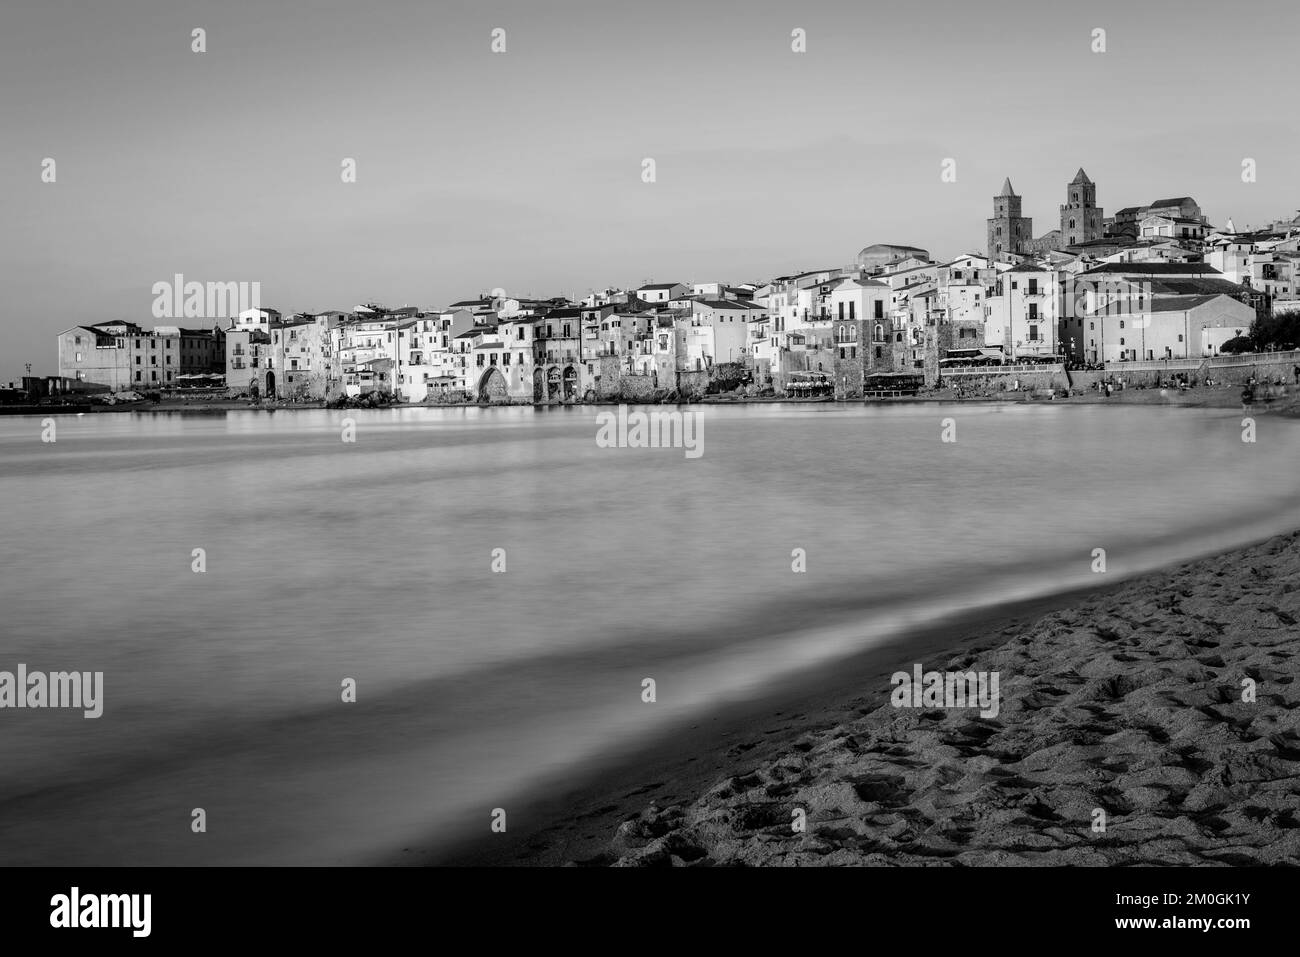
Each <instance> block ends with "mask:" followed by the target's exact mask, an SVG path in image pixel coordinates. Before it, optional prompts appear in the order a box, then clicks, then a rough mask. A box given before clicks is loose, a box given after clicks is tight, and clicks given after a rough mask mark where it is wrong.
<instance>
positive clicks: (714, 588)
mask: <svg viewBox="0 0 1300 957" xmlns="http://www.w3.org/2000/svg"><path fill="white" fill-rule="evenodd" d="M700 414H702V415H703V416H704V424H703V449H704V454H703V455H702V456H701V457H699V458H696V459H689V458H687V457H686V456H685V455H684V454H683V452H682V450H680V449H677V450H674V449H604V448H599V447H598V446H597V444H596V441H595V436H596V432H597V424H596V410H592V409H563V410H551V411H535V410H532V409H498V410H479V409H467V410H426V409H414V410H403V411H376V412H349V413H342V412H327V411H320V412H294V413H285V412H281V413H276V414H264V413H252V412H248V413H232V414H230V415H226V416H209V415H188V416H186V415H180V414H175V415H166V414H156V415H131V414H120V415H88V416H82V417H67V418H60V419H58V440H57V442H55V443H53V444H46V443H42V442H41V441H40V431H41V430H40V422H39V420H38V419H35V418H27V417H9V418H0V502H3V503H4V504H3V506H0V538H2V541H3V545H2V546H0V549H2V550H0V608H2V609H3V613H2V615H0V670H7V671H14V670H15V669H16V667H17V665H18V664H19V663H20V662H21V663H24V664H26V665H27V666H28V668H29V669H32V670H44V671H57V670H65V669H77V670H88V671H103V672H104V673H105V677H104V682H105V692H104V698H105V704H104V715H103V717H101V718H99V719H98V720H85V719H83V718H82V717H81V714H80V712H69V711H56V710H44V711H39V710H22V711H15V710H7V709H6V710H3V711H0V863H68V864H82V863H176V864H180V863H352V862H362V861H369V860H376V859H379V858H381V857H383V856H385V855H387V854H389V853H391V852H392V851H394V850H399V849H400V848H402V847H404V846H407V845H410V844H413V843H414V844H419V845H421V846H424V845H426V844H427V843H428V841H429V840H430V839H432V840H434V841H439V840H443V839H446V840H448V841H455V840H459V839H462V838H464V837H465V836H467V835H472V834H477V833H480V832H482V833H486V832H487V828H488V823H489V816H490V813H491V810H492V808H494V807H497V806H505V807H506V808H507V810H508V809H509V801H510V799H511V798H512V796H515V795H518V794H520V793H527V792H528V790H529V788H530V786H532V787H535V786H536V782H538V781H540V780H541V779H543V778H544V777H545V776H547V775H550V774H552V773H554V772H558V771H563V770H565V769H566V768H575V767H577V766H579V765H580V764H583V763H585V762H590V761H592V760H598V759H599V758H600V757H601V756H608V755H614V754H618V753H620V752H626V751H628V750H629V749H632V748H634V747H635V746H636V745H637V743H638V742H639V741H641V740H643V739H644V738H645V737H646V736H648V735H650V734H652V733H654V732H655V730H656V729H657V728H661V727H663V726H664V724H665V723H666V722H669V721H672V720H674V719H677V718H681V717H682V716H684V715H687V714H689V713H691V712H693V711H697V710H699V709H703V708H707V707H711V706H715V705H717V704H718V703H720V702H723V701H726V700H728V699H731V698H738V697H743V696H751V695H754V694H761V693H762V692H763V690H764V688H770V687H772V686H773V685H774V684H775V683H777V682H779V681H780V679H781V677H782V676H785V675H789V674H792V673H793V672H795V671H796V670H798V669H800V668H803V667H808V666H810V665H812V664H814V663H817V662H821V661H825V660H826V659H827V658H830V657H833V656H836V655H844V654H847V653H849V652H851V651H853V650H855V649H859V648H862V647H865V646H867V645H869V644H871V643H874V642H879V641H881V640H883V639H884V638H886V637H887V636H891V635H895V634H897V633H898V632H899V631H902V630H906V629H908V628H911V627H915V626H917V625H919V624H923V623H925V622H928V621H930V620H933V619H934V618H936V617H938V616H940V615H943V614H947V613H952V612H957V611H961V610H963V609H970V608H973V607H976V606H985V605H993V604H998V603H1001V602H1004V601H1007V600H1010V599H1015V598H1025V597H1031V596H1035V595H1042V594H1047V593H1050V592H1054V591H1058V590H1062V589H1066V588H1071V587H1075V586H1079V585H1087V584H1093V583H1095V582H1096V581H1097V576H1096V575H1094V574H1093V573H1092V572H1091V571H1090V564H1091V552H1092V549H1094V548H1098V547H1100V548H1105V549H1106V550H1107V553H1108V566H1109V571H1108V576H1111V577H1113V576H1119V575H1125V574H1131V573H1134V572H1136V571H1140V570H1143V569H1147V568H1151V567H1155V566H1158V565H1161V564H1165V563H1168V562H1171V561H1175V560H1178V559H1183V558H1190V557H1193V556H1196V555H1198V554H1202V553H1204V552H1207V551H1212V550H1217V549H1221V548H1224V547H1227V546H1230V545H1234V544H1240V543H1244V542H1247V541H1251V540H1254V539H1257V538H1260V537H1263V536H1265V535H1268V534H1271V533H1274V532H1281V531H1289V530H1291V529H1293V528H1296V527H1300V497H1298V496H1297V490H1298V485H1300V483H1298V482H1297V478H1296V463H1297V462H1300V426H1298V425H1297V423H1294V422H1291V421H1286V420H1274V419H1269V418H1266V417H1265V418H1261V419H1259V440H1258V442H1256V443H1255V444H1253V445H1248V444H1244V443H1243V442H1242V441H1241V439H1240V420H1241V416H1240V415H1238V414H1234V413H1232V412H1224V411H1202V410H1167V409H1147V408H1111V407H1098V406H1074V407H1060V406H1050V405H1044V406H1005V407H993V406H988V407H978V406H970V407H960V408H950V407H940V406H934V405H912V406H893V407H887V408H864V407H833V406H811V405H805V406H798V405H791V406H756V407H742V408H715V407H708V408H704V409H703V410H702V412H701V413H700ZM344 415H350V416H352V417H353V418H354V419H355V420H356V422H357V441H356V442H355V443H354V444H345V443H343V442H342V441H340V431H339V430H340V425H339V423H340V421H341V419H342V418H343V417H344ZM945 416H952V417H954V418H955V419H956V421H957V429H958V436H957V437H958V441H957V442H956V443H955V444H945V443H941V442H940V441H939V434H940V420H941V419H942V418H943V417H945ZM195 548H203V549H205V550H206V556H207V571H206V573H204V574H195V573H194V572H193V571H192V570H191V561H192V559H191V552H192V550H193V549H195ZM498 548H499V549H504V550H505V556H506V572H505V573H504V574H494V573H493V572H492V570H491V563H492V551H493V549H498ZM795 548H802V549H804V550H806V553H807V572H806V573H805V574H793V573H792V572H791V560H792V559H791V551H792V550H793V549H795ZM644 677H653V678H655V679H656V681H657V685H658V701H657V703H655V704H653V705H648V704H644V703H642V701H641V699H640V692H641V680H642V678H644ZM343 678H354V679H355V680H356V682H357V687H358V700H357V703H355V704H344V703H342V702H341V701H340V682H341V681H342V679H343ZM196 807H202V808H204V809H205V811H206V812H207V817H208V833H207V834H203V835H195V834H192V833H191V832H190V812H191V809H192V808H196Z"/></svg>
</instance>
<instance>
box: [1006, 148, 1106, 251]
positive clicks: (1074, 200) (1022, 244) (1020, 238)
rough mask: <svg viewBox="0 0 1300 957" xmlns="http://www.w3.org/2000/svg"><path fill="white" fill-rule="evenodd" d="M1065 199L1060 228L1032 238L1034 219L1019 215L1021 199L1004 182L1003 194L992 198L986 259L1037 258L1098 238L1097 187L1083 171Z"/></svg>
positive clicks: (1101, 230)
mask: <svg viewBox="0 0 1300 957" xmlns="http://www.w3.org/2000/svg"><path fill="white" fill-rule="evenodd" d="M1065 199H1066V201H1065V202H1064V203H1062V204H1061V226H1060V229H1054V230H1052V231H1051V232H1049V233H1047V234H1045V235H1043V236H1040V237H1039V238H1038V239H1035V238H1034V230H1033V220H1032V219H1030V218H1029V217H1028V216H1023V215H1021V198H1020V196H1018V195H1016V191H1015V190H1014V189H1012V187H1011V180H1010V179H1007V180H1006V182H1004V183H1003V184H1002V192H1001V193H999V194H998V195H997V196H994V197H993V216H992V218H990V219H989V220H988V254H989V259H1002V260H1005V259H1007V258H1009V257H1010V256H1013V255H1021V256H1030V255H1037V254H1039V253H1043V252H1047V251H1048V250H1052V249H1065V248H1066V247H1067V246H1076V245H1078V244H1079V243H1086V242H1091V241H1093V240H1095V239H1101V238H1102V235H1103V233H1104V228H1105V224H1104V221H1103V218H1102V210H1101V207H1099V206H1098V205H1097V184H1096V183H1094V182H1093V181H1092V180H1090V179H1089V178H1088V174H1087V173H1085V172H1084V171H1083V169H1082V168H1080V170H1079V172H1078V173H1076V174H1075V176H1074V179H1072V180H1071V181H1070V182H1069V184H1068V185H1067V186H1066V187H1065Z"/></svg>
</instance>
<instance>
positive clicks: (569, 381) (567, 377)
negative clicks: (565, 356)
mask: <svg viewBox="0 0 1300 957" xmlns="http://www.w3.org/2000/svg"><path fill="white" fill-rule="evenodd" d="M577 397H578V370H577V369H575V368H574V367H573V366H567V367H566V368H565V370H564V401H565V402H572V401H573V400H574V399H576V398H577Z"/></svg>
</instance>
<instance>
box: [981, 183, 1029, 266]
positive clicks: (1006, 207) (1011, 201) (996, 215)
mask: <svg viewBox="0 0 1300 957" xmlns="http://www.w3.org/2000/svg"><path fill="white" fill-rule="evenodd" d="M1033 236H1034V224H1033V220H1031V219H1030V218H1029V217H1028V216H1022V215H1021V210H1020V197H1019V196H1018V195H1016V191H1015V190H1014V189H1012V188H1011V180H1010V178H1008V179H1007V180H1006V182H1004V183H1003V184H1002V192H1000V193H999V194H998V195H996V196H994V197H993V216H992V218H990V219H989V220H988V253H989V259H990V260H996V259H1006V257H1007V255H1008V254H1009V253H1022V252H1024V251H1025V246H1026V244H1027V243H1028V242H1030V241H1031V240H1032V239H1033Z"/></svg>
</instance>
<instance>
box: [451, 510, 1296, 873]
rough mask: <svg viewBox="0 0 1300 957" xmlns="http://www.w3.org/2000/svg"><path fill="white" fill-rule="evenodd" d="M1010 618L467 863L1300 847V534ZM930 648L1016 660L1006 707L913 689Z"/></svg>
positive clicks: (1292, 858)
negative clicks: (907, 685)
mask: <svg viewBox="0 0 1300 957" xmlns="http://www.w3.org/2000/svg"><path fill="white" fill-rule="evenodd" d="M1008 615H1009V617H1007V618H1004V619H1002V620H1001V621H996V622H994V621H985V622H981V623H969V622H968V623H966V626H965V627H964V628H963V629H962V630H961V632H960V633H951V632H949V633H946V634H945V633H934V634H930V635H922V636H912V638H911V639H910V640H909V641H908V642H906V643H905V644H900V645H897V646H894V647H891V648H888V649H877V650H876V651H875V652H873V653H872V654H871V655H868V656H866V657H864V658H863V659H861V660H859V661H857V662H854V663H849V664H846V665H844V666H842V667H841V668H839V670H838V673H837V674H834V675H832V674H831V673H826V674H823V675H822V676H821V679H820V680H822V681H823V682H824V684H823V687H822V688H821V689H820V691H819V690H818V688H816V687H815V686H805V687H804V688H802V689H801V690H799V691H797V692H791V694H790V695H789V696H788V697H787V699H786V701H785V703H784V707H785V708H790V707H791V705H792V703H793V707H794V708H795V709H797V710H780V711H773V710H772V709H771V707H770V706H769V707H767V708H766V709H765V708H764V706H763V705H762V704H757V705H755V706H754V707H753V708H751V709H749V710H748V711H747V712H733V713H731V714H729V715H725V716H720V717H718V718H716V719H715V720H713V721H712V722H710V723H707V724H700V725H694V726H692V728H690V729H684V731H683V734H682V735H680V736H677V737H676V738H675V739H674V740H673V741H671V742H664V743H663V744H662V745H661V746H660V747H659V748H658V749H657V750H656V751H654V752H651V753H647V754H646V755H645V756H644V757H643V759H642V760H641V761H640V762H638V763H637V764H636V765H632V766H628V767H625V768H622V769H619V770H616V771H611V772H610V773H609V774H607V775H605V776H603V777H602V778H601V779H599V780H597V781H592V782H587V783H586V784H584V785H583V786H582V787H581V788H578V789H576V790H574V791H573V792H571V793H567V794H564V795H563V796H562V798H559V799H557V801H556V802H555V803H553V804H552V805H551V806H550V807H538V808H535V809H533V812H532V813H531V815H525V816H523V821H524V822H525V823H524V829H523V831H522V833H521V834H517V835H514V836H512V838H511V839H510V840H508V841H507V840H505V839H504V838H503V839H502V840H500V841H499V842H497V843H494V844H484V843H480V844H478V845H477V846H475V847H473V848H467V849H465V850H464V851H462V852H461V853H459V854H458V855H456V856H454V857H453V858H451V859H450V860H447V861H446V862H448V863H519V864H566V863H579V864H587V865H616V866H648V865H676V866H682V865H686V866H708V865H963V866H978V865H1005V864H1014V865H1085V866H1086V865H1135V864H1136V865H1187V864H1194V865H1236V864H1241V865H1245V864H1261V863H1262V864H1297V863H1300V817H1298V815H1300V711H1298V710H1297V703H1298V702H1297V687H1296V685H1295V678H1296V674H1297V672H1298V671H1300V664H1298V663H1297V657H1296V656H1297V652H1300V624H1298V620H1300V533H1294V534H1291V535H1286V536H1281V537H1278V538H1274V539H1271V540H1269V541H1267V542H1263V543H1260V544H1258V545H1255V546H1252V547H1249V548H1246V549H1242V550H1239V551H1235V552H1231V553H1227V554H1224V555H1220V556H1216V557H1213V558H1208V559H1204V560H1200V561H1197V562H1193V563H1189V564H1186V565H1183V566H1180V567H1178V568H1175V569H1172V570H1169V571H1165V572H1161V573H1156V574H1152V575H1147V576H1143V577H1140V578H1136V579H1133V580H1131V581H1129V582H1126V583H1122V584H1119V585H1116V586H1113V587H1109V588H1106V589H1104V590H1100V591H1094V592H1089V593H1086V594H1084V595H1082V596H1074V597H1073V598H1067V599H1062V600H1060V601H1058V602H1057V603H1056V606H1055V607H1053V608H1052V609H1051V610H1049V611H1046V612H1044V611H1043V608H1042V607H1037V608H1034V607H1031V608H1028V609H1020V610H1017V611H1011V612H1009V613H1008ZM914 665H921V666H923V667H924V668H925V669H926V670H938V671H962V672H965V671H971V670H974V671H982V672H989V673H992V672H996V673H998V675H999V676H1000V707H999V710H998V713H997V715H996V717H981V716H980V714H979V711H978V710H977V709H973V708H949V709H947V710H944V709H941V708H910V707H903V708H895V707H894V706H893V705H892V704H891V700H890V693H891V691H892V690H893V689H892V686H891V683H890V675H891V674H893V673H895V672H898V671H911V670H912V668H913V667H914ZM854 683H857V688H856V690H855V689H853V688H852V685H853V684H854ZM1252 698H1253V700H1250V699H1252ZM1244 699H1245V700H1244ZM769 704H770V703H769ZM637 781H640V784H639V786H637V785H635V782H637ZM800 812H801V813H800ZM801 817H802V819H803V820H804V821H805V822H806V823H805V825H804V827H803V829H802V830H799V829H797V827H796V823H795V822H796V821H797V820H799V819H800V818H801Z"/></svg>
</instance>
